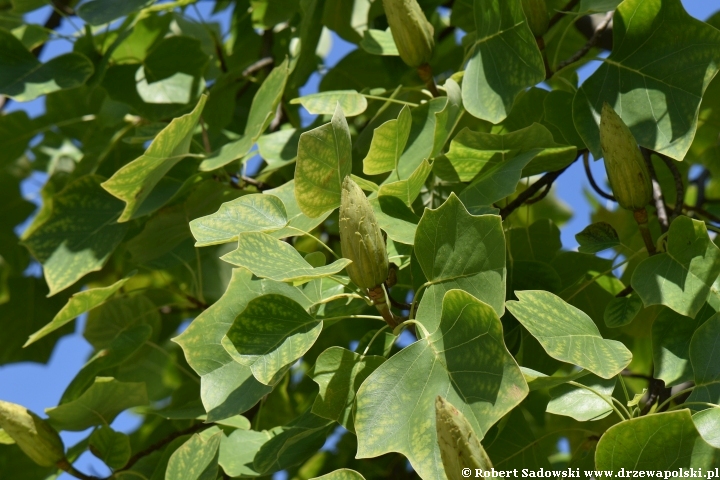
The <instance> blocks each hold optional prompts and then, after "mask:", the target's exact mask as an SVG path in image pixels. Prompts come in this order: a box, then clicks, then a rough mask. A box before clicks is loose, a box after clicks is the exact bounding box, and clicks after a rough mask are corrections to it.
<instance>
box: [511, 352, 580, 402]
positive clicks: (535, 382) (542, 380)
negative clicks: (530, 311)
mask: <svg viewBox="0 0 720 480" xmlns="http://www.w3.org/2000/svg"><path fill="white" fill-rule="evenodd" d="M523 341H525V340H524V339H523ZM520 370H521V371H522V374H523V377H524V378H525V381H526V382H527V384H528V387H529V388H530V391H531V392H533V391H535V390H540V389H543V388H553V387H556V386H558V385H563V384H565V383H567V382H570V381H573V380H577V379H578V378H581V377H584V376H585V375H587V374H588V373H590V372H588V371H587V370H578V371H577V372H575V373H571V374H569V375H553V376H549V375H545V374H544V373H542V372H538V371H536V370H532V369H530V368H527V367H520Z"/></svg>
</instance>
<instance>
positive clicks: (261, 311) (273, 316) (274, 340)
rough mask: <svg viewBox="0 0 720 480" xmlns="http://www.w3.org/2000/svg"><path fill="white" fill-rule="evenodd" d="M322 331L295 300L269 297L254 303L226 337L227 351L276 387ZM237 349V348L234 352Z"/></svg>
mask: <svg viewBox="0 0 720 480" xmlns="http://www.w3.org/2000/svg"><path fill="white" fill-rule="evenodd" d="M321 331H322V320H317V319H315V318H313V317H312V316H310V315H309V314H308V313H307V312H306V311H305V309H304V308H303V307H302V306H301V305H300V304H298V303H297V302H295V301H294V300H292V299H290V298H288V297H285V296H283V295H277V294H269V295H263V296H261V297H257V298H255V299H253V300H251V301H250V302H249V303H248V305H247V307H245V310H243V311H242V313H241V314H240V315H238V316H237V317H236V318H235V321H234V322H233V324H232V326H230V329H229V330H228V332H227V334H226V338H227V339H228V340H229V341H230V345H227V344H225V345H226V350H227V351H228V353H230V355H231V356H232V357H233V359H234V360H235V361H237V362H238V363H239V364H241V365H245V366H247V367H250V368H251V369H252V372H253V375H254V376H255V378H257V379H258V380H259V381H260V382H261V383H263V384H265V385H272V384H273V383H274V382H273V380H274V379H275V376H276V375H277V374H278V373H284V372H285V370H286V367H289V366H290V365H291V364H292V363H294V362H295V360H297V359H298V358H300V357H301V356H303V354H305V352H307V351H308V350H309V349H310V347H312V345H313V343H315V340H317V338H318V336H319V335H320V332H321ZM233 347H234V348H233Z"/></svg>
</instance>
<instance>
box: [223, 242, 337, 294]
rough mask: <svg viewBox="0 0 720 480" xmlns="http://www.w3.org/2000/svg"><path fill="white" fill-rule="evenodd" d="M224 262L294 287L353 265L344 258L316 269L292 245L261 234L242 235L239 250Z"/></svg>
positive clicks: (225, 258) (233, 252)
mask: <svg viewBox="0 0 720 480" xmlns="http://www.w3.org/2000/svg"><path fill="white" fill-rule="evenodd" d="M221 258H222V260H224V261H226V262H228V263H230V264H233V265H236V266H238V267H245V268H247V269H248V270H250V271H251V272H253V273H254V274H255V275H257V276H258V277H260V278H269V279H270V280H275V281H277V282H291V283H293V284H294V285H300V284H303V283H307V282H309V281H310V280H314V279H316V278H321V277H328V276H330V275H335V274H336V273H338V272H340V271H341V270H342V269H343V268H345V267H346V266H347V265H348V264H349V263H350V262H351V260H348V259H346V258H341V259H339V260H335V261H334V262H333V263H331V264H330V265H326V266H324V267H318V268H314V267H313V266H312V265H310V264H309V263H308V262H307V261H306V260H305V259H304V258H303V257H302V255H300V253H298V251H297V250H295V248H293V247H292V245H290V244H288V243H286V242H283V241H282V240H278V239H276V238H273V237H271V236H270V235H267V234H265V233H260V232H244V233H241V234H239V235H238V248H237V249H236V250H233V251H232V252H230V253H227V254H225V255H223V256H222V257H221Z"/></svg>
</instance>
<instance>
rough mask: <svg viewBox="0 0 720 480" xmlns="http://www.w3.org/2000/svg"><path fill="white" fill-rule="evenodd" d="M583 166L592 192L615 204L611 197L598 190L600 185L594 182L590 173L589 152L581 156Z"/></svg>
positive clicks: (600, 189)
mask: <svg viewBox="0 0 720 480" xmlns="http://www.w3.org/2000/svg"><path fill="white" fill-rule="evenodd" d="M583 165H584V166H585V175H586V176H587V179H588V182H590V186H591V187H592V189H593V190H595V193H597V194H598V195H600V196H601V197H603V198H606V199H608V200H612V201H613V202H617V200H616V199H615V197H614V196H613V195H611V194H609V193H606V192H604V191H603V189H602V188H600V185H598V184H597V183H596V182H595V178H593V174H592V171H591V170H590V152H585V153H584V154H583Z"/></svg>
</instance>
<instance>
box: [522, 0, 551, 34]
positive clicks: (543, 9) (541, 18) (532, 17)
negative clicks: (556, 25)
mask: <svg viewBox="0 0 720 480" xmlns="http://www.w3.org/2000/svg"><path fill="white" fill-rule="evenodd" d="M522 8H523V12H525V18H527V22H528V26H529V27H530V31H531V32H532V34H533V35H535V36H536V37H542V36H543V35H545V32H547V29H548V24H549V23H550V17H549V16H548V11H547V5H546V4H545V0H522Z"/></svg>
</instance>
